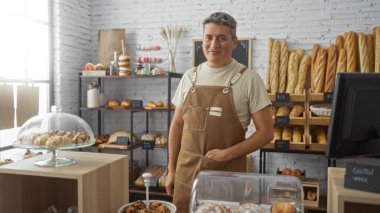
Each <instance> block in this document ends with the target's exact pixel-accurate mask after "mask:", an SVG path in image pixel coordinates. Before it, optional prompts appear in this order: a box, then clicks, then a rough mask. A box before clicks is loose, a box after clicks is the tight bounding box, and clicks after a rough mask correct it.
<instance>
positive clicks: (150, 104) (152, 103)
mask: <svg viewBox="0 0 380 213" xmlns="http://www.w3.org/2000/svg"><path fill="white" fill-rule="evenodd" d="M146 106H147V107H151V108H154V107H156V104H155V103H154V102H153V101H149V102H148V103H147V104H146Z"/></svg>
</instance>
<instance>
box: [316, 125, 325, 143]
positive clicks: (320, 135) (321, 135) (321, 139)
mask: <svg viewBox="0 0 380 213" xmlns="http://www.w3.org/2000/svg"><path fill="white" fill-rule="evenodd" d="M315 135H316V137H317V143H318V144H326V143H327V137H326V133H325V130H324V129H323V128H322V127H320V126H317V127H316V128H315Z"/></svg>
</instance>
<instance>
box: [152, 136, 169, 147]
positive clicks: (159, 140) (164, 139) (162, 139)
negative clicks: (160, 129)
mask: <svg viewBox="0 0 380 213" xmlns="http://www.w3.org/2000/svg"><path fill="white" fill-rule="evenodd" d="M155 144H156V145H157V146H164V145H166V144H168V136H167V135H161V136H160V137H157V138H156V142H155Z"/></svg>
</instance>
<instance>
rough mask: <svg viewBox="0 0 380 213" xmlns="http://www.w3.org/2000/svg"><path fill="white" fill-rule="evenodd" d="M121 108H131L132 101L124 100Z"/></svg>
mask: <svg viewBox="0 0 380 213" xmlns="http://www.w3.org/2000/svg"><path fill="white" fill-rule="evenodd" d="M120 105H121V106H123V107H127V108H128V107H130V106H131V101H130V100H124V101H122V102H121V104H120Z"/></svg>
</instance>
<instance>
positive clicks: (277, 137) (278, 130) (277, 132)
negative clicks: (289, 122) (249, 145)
mask: <svg viewBox="0 0 380 213" xmlns="http://www.w3.org/2000/svg"><path fill="white" fill-rule="evenodd" d="M281 134H282V128H281V127H279V126H275V127H274V137H273V140H281V137H282V135H281Z"/></svg>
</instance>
